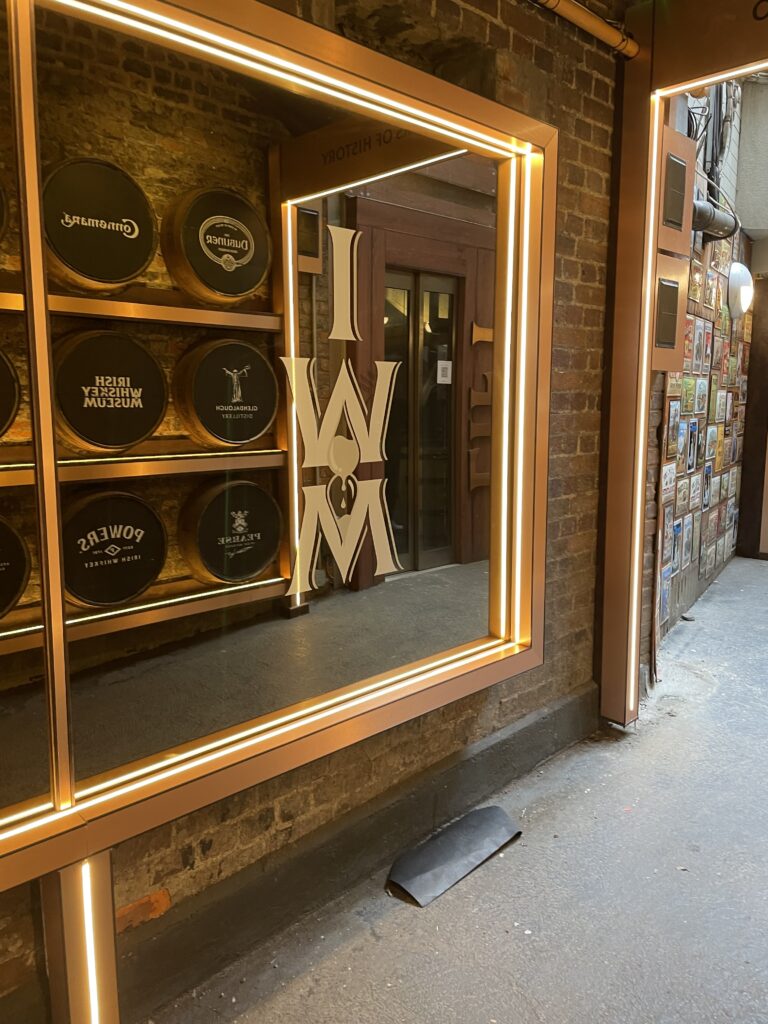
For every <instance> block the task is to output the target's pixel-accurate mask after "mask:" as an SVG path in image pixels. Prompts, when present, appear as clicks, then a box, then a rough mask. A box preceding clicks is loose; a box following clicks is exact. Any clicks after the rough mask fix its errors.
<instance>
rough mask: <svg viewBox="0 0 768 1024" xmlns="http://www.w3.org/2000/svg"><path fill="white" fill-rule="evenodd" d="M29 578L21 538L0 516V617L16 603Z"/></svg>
mask: <svg viewBox="0 0 768 1024" xmlns="http://www.w3.org/2000/svg"><path fill="white" fill-rule="evenodd" d="M28 579H29V552H28V551H27V545H26V544H25V543H24V540H23V538H22V537H21V535H20V534H19V533H17V531H16V530H14V528H13V527H12V526H11V524H10V523H9V522H8V521H7V520H6V519H2V518H0V618H2V616H3V615H7V613H8V612H9V611H11V609H12V608H14V606H15V605H16V602H17V601H18V600H19V598H20V597H21V595H22V594H23V593H24V589H25V587H26V585H27V580H28Z"/></svg>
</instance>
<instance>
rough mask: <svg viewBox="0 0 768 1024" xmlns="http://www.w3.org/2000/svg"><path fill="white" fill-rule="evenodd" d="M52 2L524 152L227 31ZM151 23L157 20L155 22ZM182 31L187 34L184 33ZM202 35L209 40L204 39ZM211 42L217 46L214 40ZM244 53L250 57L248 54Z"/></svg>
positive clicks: (444, 131)
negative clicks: (236, 39) (246, 42)
mask: <svg viewBox="0 0 768 1024" xmlns="http://www.w3.org/2000/svg"><path fill="white" fill-rule="evenodd" d="M51 2H52V3H56V4H58V5H60V6H62V7H69V8H72V9H73V10H76V11H81V12H82V13H84V14H90V15H92V16H95V17H98V18H103V19H104V20H105V21H109V22H112V23H114V24H117V25H122V26H124V27H126V28H130V29H134V30H138V31H140V32H144V33H146V34H147V35H151V36H156V37H157V38H159V39H164V40H167V41H169V42H173V43H178V44H180V45H182V46H184V47H185V48H186V49H192V50H195V51H197V52H198V53H204V54H206V55H208V56H212V57H218V58H222V59H224V60H226V61H228V62H230V63H232V64H235V65H237V66H238V67H243V68H247V69H248V70H249V71H255V72H256V73H257V74H260V75H263V76H265V77H269V78H274V79H277V80H279V81H283V82H288V83H290V84H291V85H298V86H300V87H301V88H303V89H305V90H307V91H311V92H316V93H320V94H321V95H323V96H330V97H332V98H333V99H335V100H338V101H340V102H341V103H343V104H347V105H352V106H356V107H359V108H361V109H363V110H367V111H372V112H373V113H376V114H379V115H380V114H382V113H383V114H385V115H386V116H387V118H388V119H390V120H395V121H400V122H402V123H404V124H409V125H411V126H413V127H416V128H420V129H422V130H423V131H428V132H431V133H433V134H438V135H442V136H445V137H446V138H450V139H456V140H458V141H461V142H465V143H466V144H468V145H469V146H471V147H472V148H475V149H481V150H484V151H485V152H488V153H492V154H493V155H494V156H501V157H508V156H509V155H510V154H511V153H517V152H522V151H523V150H522V149H521V147H519V146H518V145H516V144H515V143H513V142H512V141H511V140H510V141H509V142H505V141H502V140H501V139H495V138H494V137H493V136H489V135H487V134H485V133H484V132H479V131H477V130H475V129H473V128H465V127H463V126H458V125H456V124H454V123H453V122H452V121H449V120H448V119H447V118H443V117H440V116H438V115H436V114H432V113H429V112H426V111H422V110H419V109H418V108H416V107H412V106H411V105H410V104H407V103H403V102H402V101H399V100H395V99H394V98H392V97H389V96H382V95H379V94H376V93H374V92H371V91H370V90H367V89H363V88H360V87H359V86H355V85H353V84H349V83H346V82H344V81H343V80H341V79H338V78H335V77H334V76H332V75H329V74H325V73H320V72H317V71H314V70H312V69H309V68H307V67H304V66H303V65H301V64H296V63H294V62H293V61H290V60H287V59H285V58H280V57H276V56H274V55H272V54H269V53H267V52H265V51H264V50H257V49H256V48H255V47H252V46H245V45H243V44H241V43H237V42H234V41H233V40H231V39H227V38H226V37H224V36H219V35H216V34H215V33H212V32H208V31H206V30H205V29H200V28H197V27H195V26H193V25H190V24H188V23H185V22H183V21H177V20H176V19H175V18H168V17H165V16H164V15H161V14H157V13H154V12H152V11H149V10H146V9H145V8H143V7H138V6H135V5H134V4H128V3H123V2H121V0H103V2H104V3H105V5H109V7H112V8H116V9H118V10H124V11H128V12H130V14H131V15H133V16H131V17H128V16H126V15H123V14H118V13H117V11H116V10H108V9H107V8H106V7H102V6H99V5H96V4H93V3H85V2H83V0H51ZM152 22H155V23H156V24H152ZM160 24H162V25H166V26H168V28H161V27H159V26H160ZM181 32H183V33H185V34H184V35H182V34H180V33H181ZM195 37H196V38H195ZM202 39H206V40H209V41H210V42H201V41H200V40H202ZM211 42H212V43H213V44H214V45H211ZM234 51H238V52H234ZM240 54H248V55H249V56H248V57H244V56H240ZM284 69H287V70H284Z"/></svg>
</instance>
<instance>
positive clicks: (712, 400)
mask: <svg viewBox="0 0 768 1024" xmlns="http://www.w3.org/2000/svg"><path fill="white" fill-rule="evenodd" d="M710 381H711V383H710V388H709V410H708V411H707V419H708V420H709V422H710V423H714V422H715V417H716V416H717V392H718V388H719V385H720V374H719V373H713V374H712V376H711V378H710Z"/></svg>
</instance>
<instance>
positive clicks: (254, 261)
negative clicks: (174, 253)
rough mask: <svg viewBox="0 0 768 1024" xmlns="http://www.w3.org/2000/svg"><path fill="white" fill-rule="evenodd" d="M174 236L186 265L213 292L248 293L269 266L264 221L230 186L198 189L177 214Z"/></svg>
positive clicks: (228, 293) (267, 238)
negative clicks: (179, 216) (180, 218)
mask: <svg viewBox="0 0 768 1024" xmlns="http://www.w3.org/2000/svg"><path fill="white" fill-rule="evenodd" d="M180 236H181V246H182V250H183V252H184V256H185V257H186V260H187V262H188V263H189V266H190V268H191V269H192V271H193V272H194V274H195V275H196V277H197V278H198V279H199V280H200V281H201V282H202V284H203V285H205V286H206V287H207V288H210V289H211V290H212V291H214V292H217V293H218V294H219V295H226V296H229V297H231V298H239V297H243V296H246V295H250V294H251V293H252V292H253V291H255V289H256V288H258V286H259V285H260V284H261V282H262V281H263V280H264V278H265V277H266V275H267V273H268V271H269V265H270V262H271V258H272V243H271V240H270V236H269V231H268V229H267V226H266V224H265V223H264V220H263V218H262V216H261V214H260V213H259V211H258V210H257V209H256V207H255V206H254V205H253V204H252V203H250V202H249V201H248V200H247V199H246V198H245V196H242V195H240V193H239V192H235V191H233V190H232V189H226V188H216V189H209V190H208V191H205V192H201V193H199V194H198V195H197V196H196V197H195V198H194V199H193V200H192V202H191V203H190V205H189V208H188V209H187V212H186V215H185V216H184V218H183V221H182V223H181V226H180Z"/></svg>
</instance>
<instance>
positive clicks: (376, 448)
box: [281, 356, 401, 467]
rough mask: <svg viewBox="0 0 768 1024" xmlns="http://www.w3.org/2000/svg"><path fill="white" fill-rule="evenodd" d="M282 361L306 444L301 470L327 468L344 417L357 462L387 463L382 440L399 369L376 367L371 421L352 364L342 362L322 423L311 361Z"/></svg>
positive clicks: (392, 365)
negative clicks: (332, 443)
mask: <svg viewBox="0 0 768 1024" xmlns="http://www.w3.org/2000/svg"><path fill="white" fill-rule="evenodd" d="M281 361H282V363H283V364H284V365H285V368H286V371H287V373H288V382H289V384H290V388H291V393H292V395H293V401H294V403H295V405H296V415H297V417H298V420H299V429H300V430H301V437H302V440H303V442H304V463H303V464H304V466H307V467H316V466H327V465H328V453H329V451H330V447H331V442H332V441H333V439H334V437H335V436H336V434H337V431H338V428H339V425H340V424H341V421H342V417H343V418H344V419H345V420H346V423H347V426H348V427H349V430H350V432H351V434H352V436H353V437H354V439H355V441H357V446H358V448H359V449H360V461H361V462H382V461H383V460H384V459H385V458H386V455H385V453H384V439H385V437H386V433H387V425H388V423H389V413H390V409H391V407H392V396H393V395H394V390H395V379H396V376H397V371H398V370H399V369H400V365H401V364H400V363H385V362H377V363H376V364H375V366H376V387H375V389H374V393H373V402H372V405H371V412H370V416H369V415H368V408H367V406H366V404H365V399H364V398H363V396H362V394H361V392H360V388H359V386H358V383H357V380H356V378H355V375H354V372H353V370H352V366H351V364H350V361H349V360H348V359H345V360H344V362H343V363H342V365H341V370H340V371H339V376H338V377H337V378H336V383H335V384H334V386H333V391H332V393H331V397H330V399H329V401H328V405H327V407H326V410H325V413H324V414H323V415H322V417H321V414H320V412H319V409H320V403H319V401H318V397H317V390H316V387H315V381H314V366H315V360H314V359H309V358H307V357H305V356H302V357H300V358H298V359H290V358H288V357H286V356H283V357H282V358H281Z"/></svg>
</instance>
